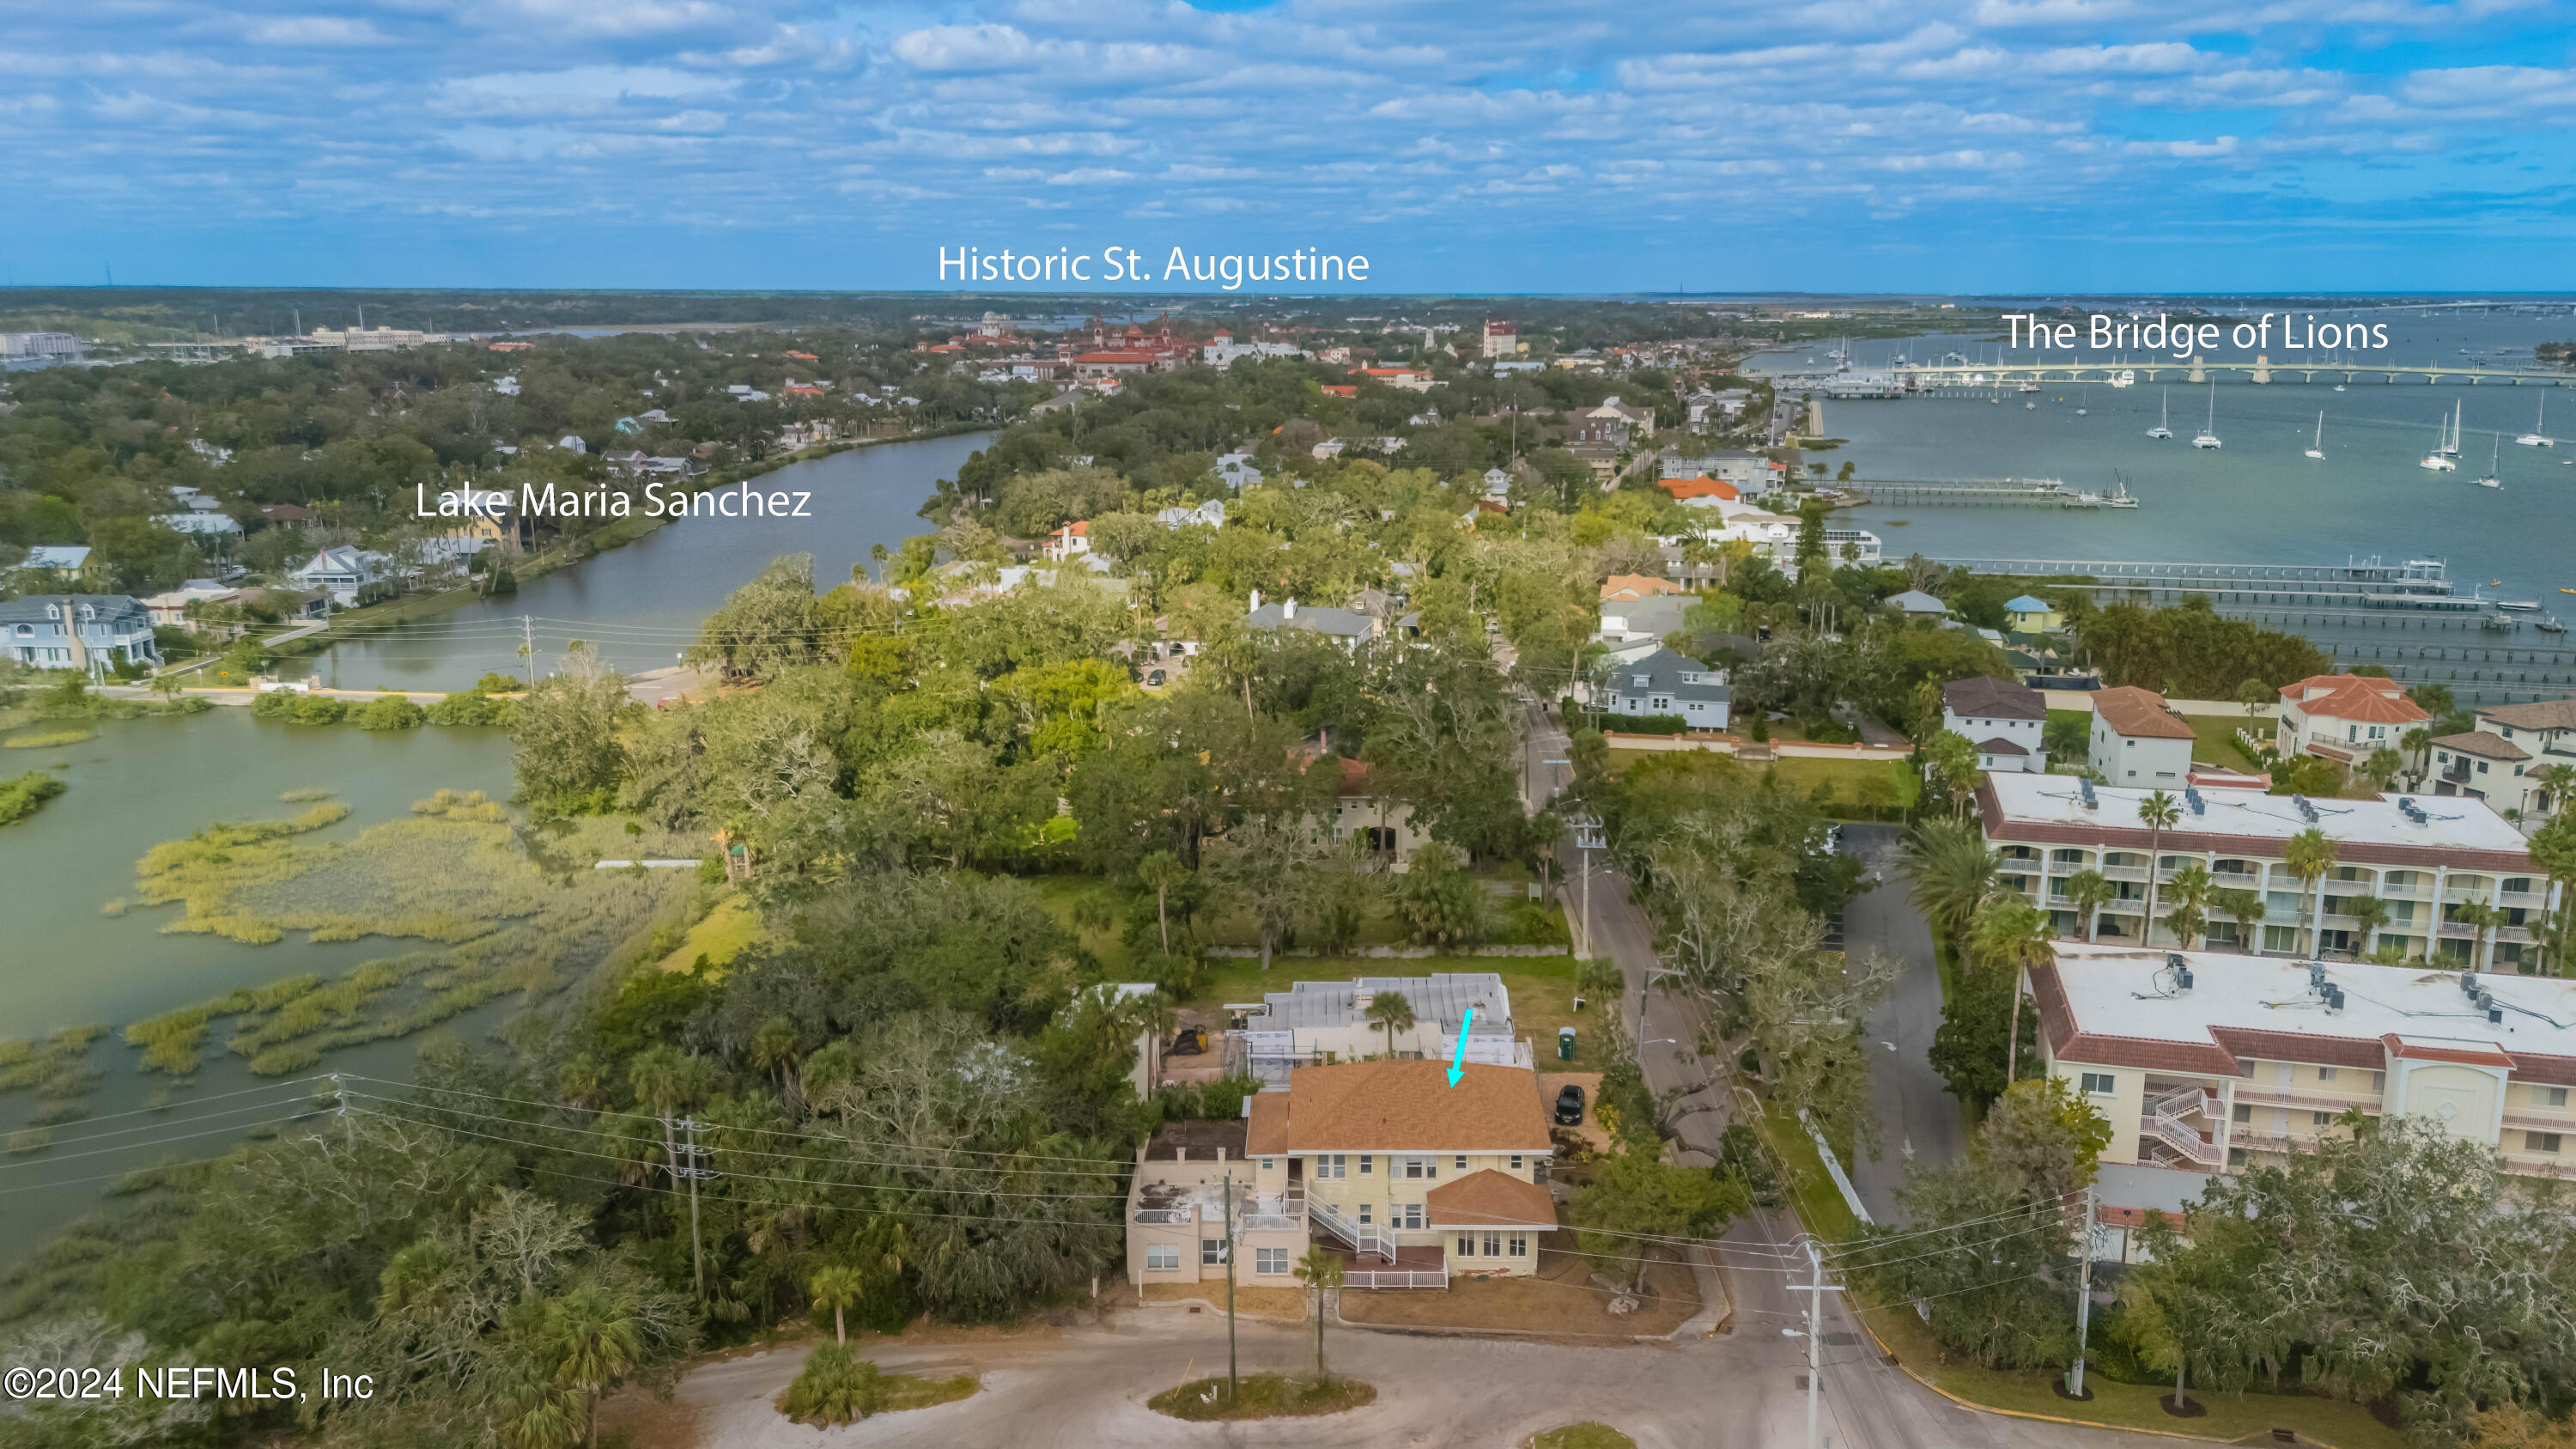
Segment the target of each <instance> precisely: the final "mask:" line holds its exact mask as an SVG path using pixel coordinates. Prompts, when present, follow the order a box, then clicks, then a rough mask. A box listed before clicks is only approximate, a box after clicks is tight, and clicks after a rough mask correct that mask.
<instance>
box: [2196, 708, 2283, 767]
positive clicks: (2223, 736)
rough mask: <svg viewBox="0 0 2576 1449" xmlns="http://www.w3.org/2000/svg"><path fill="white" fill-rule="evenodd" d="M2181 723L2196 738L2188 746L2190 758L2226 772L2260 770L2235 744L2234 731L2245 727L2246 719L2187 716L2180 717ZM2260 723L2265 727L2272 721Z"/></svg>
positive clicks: (2258, 764) (2234, 716) (2213, 715)
mask: <svg viewBox="0 0 2576 1449" xmlns="http://www.w3.org/2000/svg"><path fill="white" fill-rule="evenodd" d="M2182 722H2183V723H2184V724H2187V725H2189V726H2191V732H2192V734H2193V735H2194V736H2196V737H2197V738H2195V740H2194V741H2193V743H2192V747H2191V757H2192V758H2193V759H2195V760H2206V761H2208V762H2209V763H2210V764H2213V765H2217V766H2219V767H2221V768H2223V769H2229V770H2253V771H2258V772H2259V771H2260V770H2261V769H2262V768H2263V767H2262V765H2261V764H2260V763H2258V762H2257V761H2256V760H2255V759H2254V757H2253V756H2251V755H2249V754H2247V753H2245V747H2244V746H2243V745H2240V744H2238V743H2237V742H2236V732H2237V731H2238V730H2240V729H2243V728H2245V716H2243V715H2241V714H2187V715H2184V716H2183V717H2182ZM2260 723H2262V724H2264V725H2267V726H2268V725H2269V724H2270V723H2271V721H2269V720H2264V721H2261V722H2260Z"/></svg>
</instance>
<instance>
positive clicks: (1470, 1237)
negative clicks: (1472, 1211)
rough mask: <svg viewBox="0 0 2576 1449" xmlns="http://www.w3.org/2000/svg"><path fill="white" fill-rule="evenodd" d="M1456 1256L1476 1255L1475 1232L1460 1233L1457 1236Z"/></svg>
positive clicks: (1467, 1256)
mask: <svg viewBox="0 0 2576 1449" xmlns="http://www.w3.org/2000/svg"><path fill="white" fill-rule="evenodd" d="M1458 1256H1459V1257H1461V1258H1472V1257H1474V1256H1476V1235H1475V1234H1473V1233H1462V1234H1460V1235H1459V1237H1458Z"/></svg>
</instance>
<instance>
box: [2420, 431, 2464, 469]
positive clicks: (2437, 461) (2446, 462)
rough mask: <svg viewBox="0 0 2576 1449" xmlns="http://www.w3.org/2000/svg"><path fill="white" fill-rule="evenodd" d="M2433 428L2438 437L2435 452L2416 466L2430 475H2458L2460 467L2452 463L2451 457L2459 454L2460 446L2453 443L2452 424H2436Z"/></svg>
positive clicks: (2436, 437) (2427, 454)
mask: <svg viewBox="0 0 2576 1449" xmlns="http://www.w3.org/2000/svg"><path fill="white" fill-rule="evenodd" d="M2433 426H2434V432H2435V435H2436V436H2435V437H2434V440H2433V451H2431V452H2429V453H2426V454H2425V455H2424V461H2422V462H2420V463H2418V464H2416V465H2415V466H2416V467H2418V468H2421V469H2423V470H2425V471H2426V472H2428V473H2456V472H2458V471H2460V465H2459V464H2457V463H2454V462H2452V461H2451V455H2452V454H2454V453H2457V452H2459V451H2460V446H2459V444H2457V443H2454V442H2452V441H2451V427H2450V423H2449V422H2448V421H2447V420H2445V421H2443V422H2439V423H2436V424H2434V425H2433Z"/></svg>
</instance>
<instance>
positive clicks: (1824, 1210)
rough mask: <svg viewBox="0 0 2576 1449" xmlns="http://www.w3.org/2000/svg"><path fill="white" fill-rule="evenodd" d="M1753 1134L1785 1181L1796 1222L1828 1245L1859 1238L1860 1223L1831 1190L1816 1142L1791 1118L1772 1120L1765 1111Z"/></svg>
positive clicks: (1836, 1191)
mask: <svg viewBox="0 0 2576 1449" xmlns="http://www.w3.org/2000/svg"><path fill="white" fill-rule="evenodd" d="M1753 1130H1754V1131H1756V1132H1759V1133H1761V1134H1762V1140H1763V1141H1764V1142H1765V1143H1767V1144H1769V1146H1770V1148H1771V1155H1772V1157H1773V1158H1774V1159H1776V1160H1777V1161H1778V1162H1779V1163H1780V1166H1781V1168H1782V1170H1783V1172H1784V1173H1785V1174H1786V1176H1787V1178H1788V1183H1787V1186H1788V1189H1789V1198H1790V1201H1791V1202H1792V1203H1794V1204H1795V1205H1796V1206H1797V1209H1798V1218H1799V1220H1800V1221H1801V1222H1804V1223H1805V1224H1806V1225H1807V1230H1808V1231H1809V1232H1811V1233H1814V1234H1815V1235H1816V1236H1818V1237H1820V1238H1823V1239H1825V1240H1827V1241H1828V1242H1837V1243H1839V1242H1847V1241H1849V1240H1850V1239H1853V1238H1856V1237H1859V1236H1860V1219H1858V1218H1856V1217H1853V1216H1852V1210H1851V1205H1850V1204H1849V1203H1846V1202H1844V1201H1843V1194H1842V1189H1840V1188H1837V1187H1835V1186H1834V1180H1833V1178H1832V1177H1831V1176H1830V1175H1828V1174H1827V1173H1826V1171H1825V1160H1824V1158H1822V1157H1821V1156H1819V1155H1817V1152H1816V1139H1814V1138H1813V1137H1810V1136H1808V1135H1807V1129H1806V1128H1805V1127H1803V1126H1801V1125H1800V1124H1799V1122H1798V1120H1797V1118H1795V1117H1794V1116H1792V1117H1775V1116H1773V1115H1772V1114H1771V1113H1770V1112H1768V1111H1765V1112H1764V1113H1763V1114H1762V1115H1761V1116H1759V1117H1756V1118H1754V1119H1753Z"/></svg>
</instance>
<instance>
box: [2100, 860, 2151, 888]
mask: <svg viewBox="0 0 2576 1449" xmlns="http://www.w3.org/2000/svg"><path fill="white" fill-rule="evenodd" d="M2101 872H2102V874H2103V875H2104V876H2106V877H2108V878H2110V879H2112V880H2123V881H2130V882H2133V883H2135V884H2139V885H2144V884H2145V883H2146V879H2147V868H2146V867H2145V866H2143V865H2106V866H2103V867H2101Z"/></svg>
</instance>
